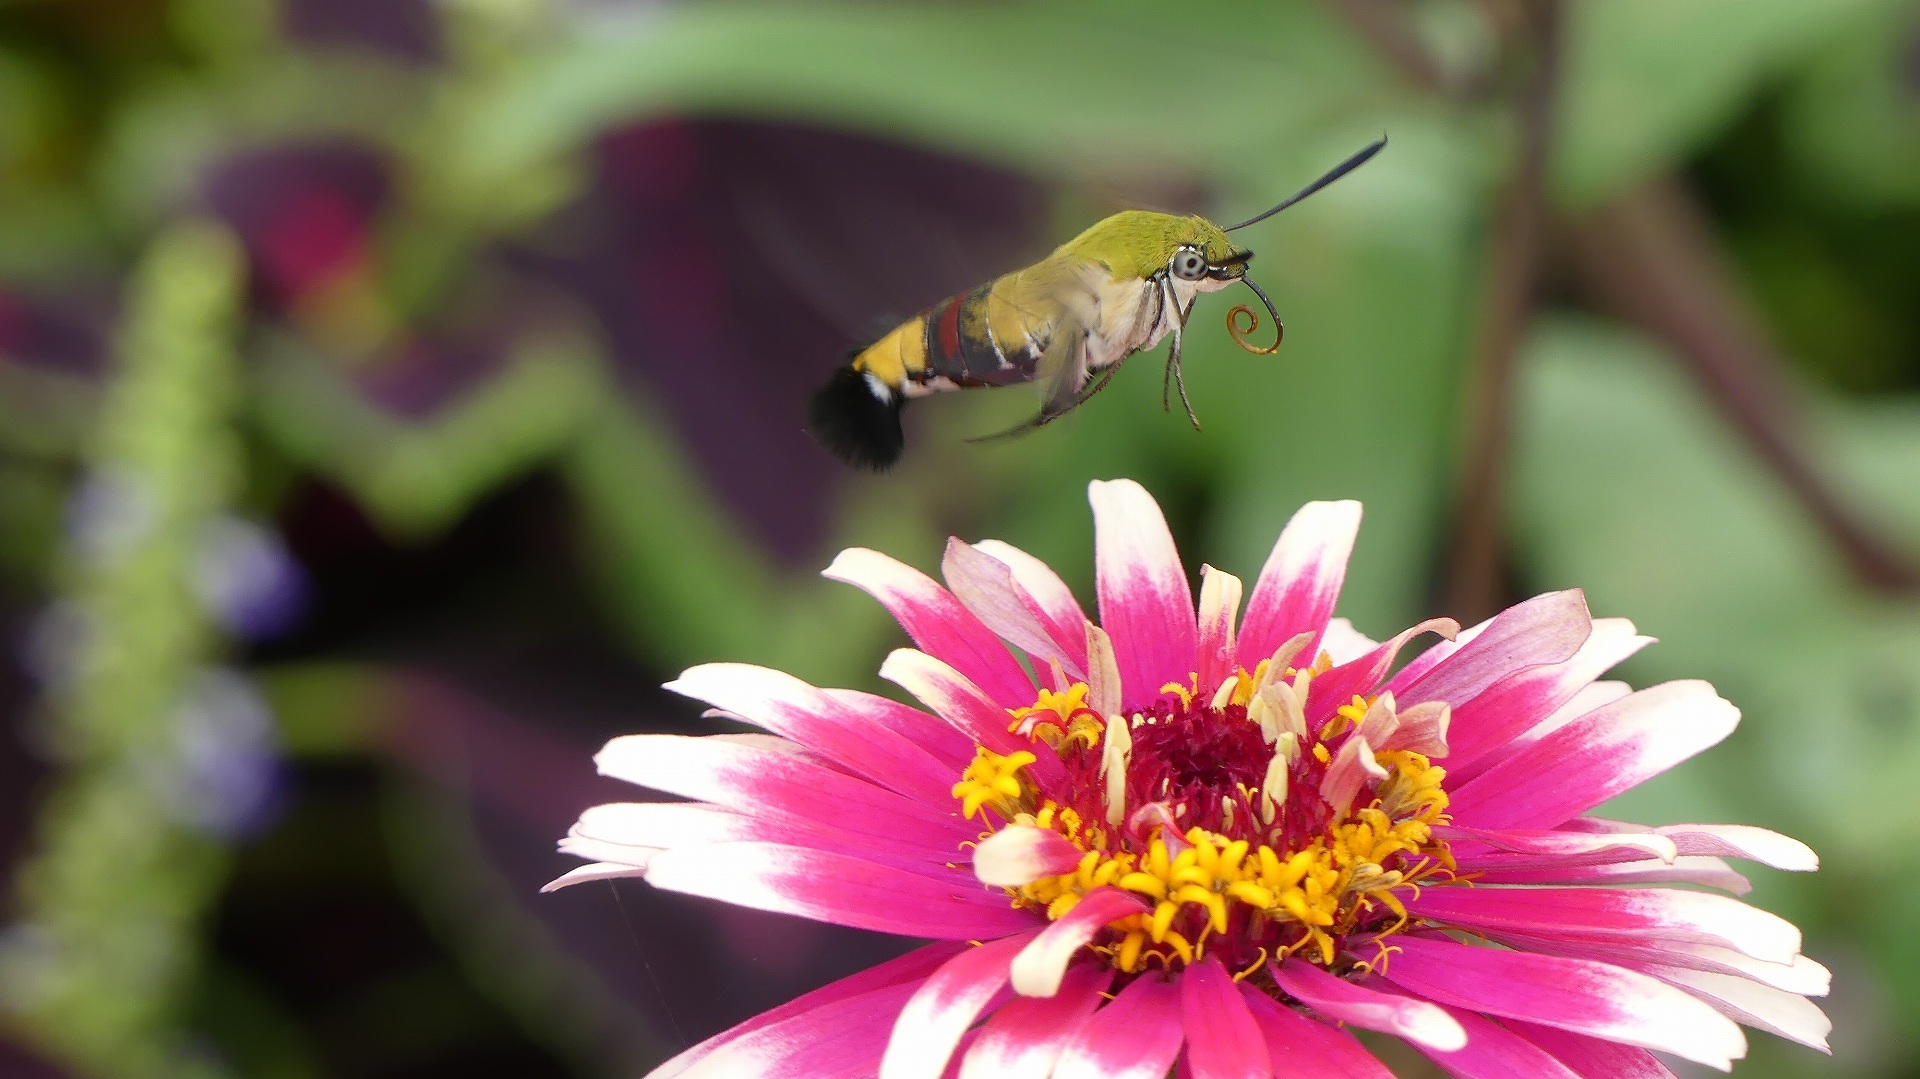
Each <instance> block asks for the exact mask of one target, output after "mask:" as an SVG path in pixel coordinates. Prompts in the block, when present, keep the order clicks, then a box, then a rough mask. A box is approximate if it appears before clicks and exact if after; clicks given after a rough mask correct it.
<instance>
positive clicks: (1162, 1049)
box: [1053, 974, 1180, 1079]
mask: <svg viewBox="0 0 1920 1079" xmlns="http://www.w3.org/2000/svg"><path fill="white" fill-rule="evenodd" d="M1179 1055H1180V991H1179V990H1178V989H1176V988H1174V986H1173V984H1172V983H1171V982H1168V981H1167V980H1166V979H1164V978H1162V977H1160V976H1159V975H1154V974H1149V975H1145V976H1143V977H1141V978H1138V979H1136V980H1135V981H1134V983H1133V984H1132V985H1129V986H1127V987H1126V988H1125V989H1122V990H1121V991H1120V995H1119V996H1117V997H1114V998H1113V1003H1111V1004H1108V1005H1107V1006H1106V1007H1104V1008H1102V1009H1100V1010H1099V1011H1097V1012H1094V1013H1093V1015H1092V1016H1091V1017H1089V1018H1088V1019H1087V1021H1086V1022H1084V1023H1082V1024H1080V1029H1079V1030H1077V1031H1075V1032H1074V1034H1073V1038H1072V1040H1070V1041H1068V1042H1067V1047H1066V1048H1065V1049H1064V1050H1062V1051H1061V1053H1060V1062H1059V1063H1058V1064H1056V1065H1055V1066H1054V1069H1053V1079H1165V1076H1166V1074H1167V1069H1169V1068H1171V1067H1173V1061H1174V1058H1175V1057H1178V1056H1179Z"/></svg>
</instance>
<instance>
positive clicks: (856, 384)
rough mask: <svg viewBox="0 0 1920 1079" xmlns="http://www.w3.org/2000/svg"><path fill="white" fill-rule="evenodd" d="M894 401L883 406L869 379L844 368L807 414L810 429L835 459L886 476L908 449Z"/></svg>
mask: <svg viewBox="0 0 1920 1079" xmlns="http://www.w3.org/2000/svg"><path fill="white" fill-rule="evenodd" d="M903 403H904V401H903V400H902V399H901V398H900V397H898V396H893V397H892V398H891V399H890V400H881V398H880V397H879V395H877V394H875V393H874V390H873V384H872V383H870V382H869V381H868V380H867V376H865V375H863V374H861V373H860V372H858V371H856V370H854V369H853V368H852V367H842V368H841V369H840V370H839V371H838V372H836V373H835V374H834V376H833V378H832V379H831V380H829V381H828V382H827V384H826V385H825V386H822V387H820V392H819V393H816V394H814V395H813V403H812V405H810V406H809V407H808V409H807V429H808V430H809V431H811V432H812V433H813V437H814V438H815V439H816V440H817V441H819V443H820V444H821V445H822V446H825V447H826V448H827V449H828V450H829V451H831V452H832V453H833V455H834V456H835V457H838V458H840V459H841V460H842V461H845V462H846V463H848V464H850V465H852V466H854V467H855V468H867V469H872V470H873V471H875V472H879V471H882V470H884V469H887V468H889V467H891V466H892V465H893V463H894V462H895V461H898V460H899V459H900V450H901V448H902V447H903V446H904V445H905V444H906V439H905V437H904V436H903V435H902V434H901V433H900V406H901V405H902V404H903Z"/></svg>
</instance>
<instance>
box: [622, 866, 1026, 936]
mask: <svg viewBox="0 0 1920 1079" xmlns="http://www.w3.org/2000/svg"><path fill="white" fill-rule="evenodd" d="M647 882H648V883H649V884H652V885H653V886H655V887H657V888H665V889H667V890H669V891H675V892H685V893H687V894H689V895H700V896H706V897H707V898H709V899H718V900H721V901H722V902H726V903H733V904H735V905H737V906H742V907H752V908H754V909H755V910H770V911H774V912H776V913H781V914H794V915H798V916H800V917H802V918H811V919H813V920H814V921H818V922H828V923H831V924H833V925H846V926H852V927H854V928H856V929H871V930H874V931H875V932H879V933H892V934H896V935H899V936H912V937H926V938H929V939H932V940H987V939H991V938H994V937H999V936H1004V935H1006V934H1008V933H1018V932H1021V931H1022V930H1026V929H1031V928H1033V926H1034V924H1035V922H1036V921H1037V920H1038V918H1039V916H1038V915H1036V914H1034V913H1033V912H1031V911H1025V910H1016V909H1014V908H1012V907H1010V906H1008V905H1007V900H1006V896H1005V894H1004V893H999V892H990V891H988V890H987V889H986V888H984V887H980V886H978V885H973V886H971V887H967V886H960V885H957V884H956V883H953V882H950V881H946V880H940V879H937V878H934V877H931V876H923V875H921V874H918V873H909V872H907V871H905V870H902V869H895V868H892V867H890V866H883V865H878V864H875V863H873V862H866V861H861V860H860V859H857V858H851V857H848V856H847V855H844V854H835V853H832V852H829V851H818V850H807V849H805V848H802V847H782V846H779V845H777V844H773V843H715V844H712V845H710V846H705V847H682V848H679V849H677V850H669V851H662V852H661V853H660V854H659V855H657V856H655V857H654V859H653V861H652V862H651V863H649V864H648V866H647Z"/></svg>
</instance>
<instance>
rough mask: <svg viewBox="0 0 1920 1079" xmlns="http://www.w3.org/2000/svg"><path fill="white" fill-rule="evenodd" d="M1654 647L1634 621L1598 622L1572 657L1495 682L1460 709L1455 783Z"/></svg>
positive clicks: (1452, 765) (1452, 759) (1452, 748)
mask: <svg viewBox="0 0 1920 1079" xmlns="http://www.w3.org/2000/svg"><path fill="white" fill-rule="evenodd" d="M1651 643H1653V638H1651V637H1642V636H1639V635H1638V634H1636V633H1634V631H1633V623H1632V622H1629V621H1627V620H1626V619H1624V618H1599V619H1595V620H1594V622H1593V633H1592V635H1591V636H1589V637H1588V638H1587V640H1586V643H1584V644H1582V645H1581V646H1580V650H1579V651H1578V652H1576V653H1575V654H1574V655H1573V658H1571V659H1568V660H1566V661H1565V662H1561V663H1548V664H1543V665H1540V666H1537V667H1529V668H1526V669H1524V670H1520V671H1516V672H1515V673H1513V674H1510V675H1508V676H1506V677H1505V678H1502V679H1501V680H1499V681H1498V682H1495V683H1494V684H1493V685H1492V686H1490V687H1488V688H1487V690H1486V691H1485V692H1483V693H1480V694H1479V695H1477V696H1475V697H1474V698H1473V699H1472V700H1470V701H1468V702H1467V703H1465V704H1463V705H1460V706H1459V707H1458V708H1457V710H1456V711H1455V713H1454V717H1453V725H1452V727H1451V729H1450V730H1449V732H1448V733H1449V735H1450V739H1449V741H1450V745H1449V747H1448V754H1447V775H1448V776H1450V777H1452V778H1453V780H1454V782H1455V783H1461V782H1464V781H1465V780H1467V779H1470V778H1472V776H1474V775H1477V774H1478V773H1479V772H1480V771H1481V769H1479V768H1472V767H1470V766H1471V765H1473V764H1475V763H1476V762H1478V761H1479V760H1481V758H1482V757H1483V756H1486V755H1487V754H1492V753H1495V752H1496V751H1498V750H1501V749H1504V748H1505V747H1506V746H1507V745H1508V744H1509V743H1511V742H1512V741H1513V740H1514V739H1515V738H1518V737H1520V736H1521V735H1523V734H1525V733H1527V732H1528V731H1529V730H1532V729H1533V728H1534V727H1535V726H1536V725H1538V724H1539V723H1540V721H1541V720H1544V719H1546V718H1547V717H1548V716H1550V715H1552V714H1553V713H1554V712H1555V711H1556V710H1557V709H1559V708H1560V706H1561V705H1564V704H1566V703H1567V702H1568V701H1570V700H1572V699H1573V697H1574V694H1576V693H1578V692H1579V691H1580V690H1582V689H1584V688H1585V687H1586V686H1588V685H1589V684H1591V683H1592V682H1593V680H1594V679H1596V678H1598V677H1600V676H1601V675H1602V674H1604V673H1606V671H1607V670H1608V669H1610V668H1612V667H1613V666H1614V665H1615V664H1617V663H1619V662H1621V661H1622V660H1624V659H1626V658H1627V657H1628V656H1631V655H1633V654H1634V653H1635V652H1638V651H1639V650H1640V649H1642V648H1644V647H1646V646H1647V645H1649V644H1651Z"/></svg>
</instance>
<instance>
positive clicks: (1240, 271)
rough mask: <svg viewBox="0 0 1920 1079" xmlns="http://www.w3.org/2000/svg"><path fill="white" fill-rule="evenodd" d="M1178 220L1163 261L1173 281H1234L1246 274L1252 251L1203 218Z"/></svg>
mask: <svg viewBox="0 0 1920 1079" xmlns="http://www.w3.org/2000/svg"><path fill="white" fill-rule="evenodd" d="M1179 220H1180V227H1179V228H1178V229H1176V230H1175V232H1174V236H1173V241H1174V242H1173V244H1172V245H1171V247H1170V248H1169V249H1168V250H1167V252H1166V259H1165V260H1164V262H1162V265H1164V266H1165V267H1166V268H1167V272H1168V273H1169V274H1171V275H1172V276H1173V278H1174V279H1175V280H1177V281H1208V280H1210V281H1218V282H1233V281H1238V280H1240V279H1241V278H1242V277H1245V276H1246V274H1247V263H1248V262H1250V261H1252V259H1253V252H1251V251H1248V250H1246V249H1245V248H1242V247H1239V246H1237V245H1236V244H1235V243H1234V242H1233V241H1232V240H1230V239H1228V238H1227V233H1226V230H1225V229H1222V228H1221V227H1220V226H1218V225H1216V224H1214V223H1213V222H1211V221H1208V220H1207V219H1206V218H1204V217H1183V218H1180V219H1179Z"/></svg>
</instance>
